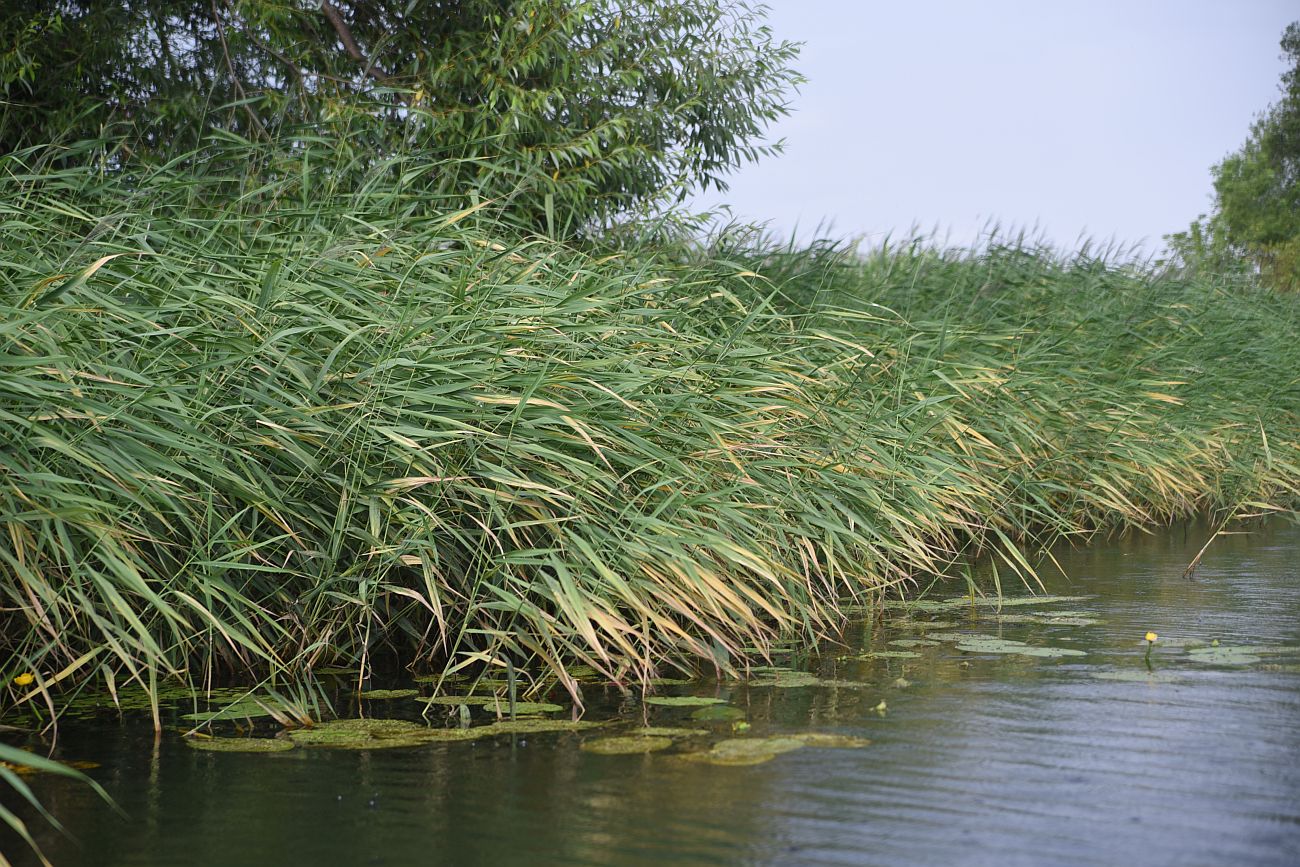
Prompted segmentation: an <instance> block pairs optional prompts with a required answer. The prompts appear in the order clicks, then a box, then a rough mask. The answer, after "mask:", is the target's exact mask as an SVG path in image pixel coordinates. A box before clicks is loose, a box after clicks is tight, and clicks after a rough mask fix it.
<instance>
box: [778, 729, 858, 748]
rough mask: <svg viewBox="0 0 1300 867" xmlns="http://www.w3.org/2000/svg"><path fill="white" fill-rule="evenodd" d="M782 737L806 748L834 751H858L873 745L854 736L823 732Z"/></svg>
mask: <svg viewBox="0 0 1300 867" xmlns="http://www.w3.org/2000/svg"><path fill="white" fill-rule="evenodd" d="M782 737H787V738H793V739H794V740H796V741H799V742H800V743H802V744H803V745H804V746H806V747H820V748H822V749H832V750H856V749H861V748H862V747H865V746H869V745H870V744H871V741H870V740H869V739H867V738H856V737H853V736H852V735H832V734H824V733H822V732H802V733H800V734H794V735H782Z"/></svg>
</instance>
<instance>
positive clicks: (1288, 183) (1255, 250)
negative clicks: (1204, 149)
mask: <svg viewBox="0 0 1300 867" xmlns="http://www.w3.org/2000/svg"><path fill="white" fill-rule="evenodd" d="M1282 52H1283V59H1284V60H1286V61H1287V62H1288V64H1289V68H1288V69H1287V71H1286V72H1284V73H1283V75H1282V83H1281V91H1282V98H1281V99H1280V100H1278V101H1277V102H1276V103H1275V104H1274V105H1272V106H1271V107H1270V108H1269V109H1268V110H1267V111H1266V112H1265V113H1264V114H1263V115H1261V116H1260V117H1259V119H1258V120H1256V121H1255V123H1254V124H1253V125H1252V126H1251V129H1250V135H1249V136H1248V137H1247V139H1246V143H1245V144H1243V145H1242V146H1241V148H1240V149H1239V150H1237V151H1236V152H1234V153H1232V154H1229V155H1228V156H1227V157H1226V158H1224V160H1223V161H1222V162H1220V163H1219V164H1218V165H1216V166H1214V168H1213V169H1212V172H1213V175H1214V207H1213V209H1212V210H1211V212H1210V213H1209V214H1208V215H1202V216H1201V218H1200V219H1198V220H1196V221H1195V222H1194V223H1193V224H1192V225H1191V227H1190V228H1189V229H1188V230H1187V231H1186V232H1181V233H1179V234H1176V235H1171V236H1169V238H1168V240H1169V241H1170V245H1171V248H1172V249H1173V250H1174V252H1175V253H1177V254H1178V255H1180V256H1181V257H1182V259H1183V260H1184V261H1186V262H1189V263H1204V264H1208V265H1211V266H1213V267H1224V266H1230V265H1231V264H1232V263H1233V262H1243V261H1244V262H1245V263H1247V264H1248V266H1249V267H1250V268H1251V269H1253V270H1255V271H1257V272H1258V273H1259V275H1260V277H1261V279H1263V280H1264V281H1265V282H1266V283H1268V284H1269V285H1272V286H1275V287H1277V288H1279V289H1290V290H1296V289H1300V21H1297V22H1295V23H1292V24H1291V25H1290V26H1288V27H1287V28H1286V31H1285V32H1284V33H1283V35H1282Z"/></svg>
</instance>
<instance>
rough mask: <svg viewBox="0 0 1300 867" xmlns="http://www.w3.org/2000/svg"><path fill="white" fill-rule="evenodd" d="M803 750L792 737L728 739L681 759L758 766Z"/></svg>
mask: <svg viewBox="0 0 1300 867" xmlns="http://www.w3.org/2000/svg"><path fill="white" fill-rule="evenodd" d="M803 748H804V743H803V741H801V740H799V739H798V738H794V737H774V738H729V739H727V740H723V741H718V742H717V743H716V744H714V745H713V747H712V748H710V749H708V750H705V751H704V752H699V753H686V754H684V755H683V756H682V758H683V759H686V760H687V761H692V762H703V763H705V764H710V765H759V764H762V763H763V762H767V761H771V760H772V759H774V758H776V757H777V756H778V755H780V754H781V753H788V752H791V751H792V750H801V749H803Z"/></svg>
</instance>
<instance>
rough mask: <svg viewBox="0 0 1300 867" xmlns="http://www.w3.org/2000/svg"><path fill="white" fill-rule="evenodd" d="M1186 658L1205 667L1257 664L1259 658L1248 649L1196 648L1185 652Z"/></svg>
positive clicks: (1252, 650) (1223, 647) (1224, 646)
mask: <svg viewBox="0 0 1300 867" xmlns="http://www.w3.org/2000/svg"><path fill="white" fill-rule="evenodd" d="M1187 658H1188V659H1190V660H1192V661H1193V662H1201V663H1205V664H1207V665H1250V664H1251V663H1255V662H1259V661H1260V657H1259V655H1258V654H1257V653H1256V652H1255V651H1254V649H1253V648H1250V647H1228V646H1227V645H1219V646H1218V647H1197V648H1194V649H1192V650H1189V651H1187Z"/></svg>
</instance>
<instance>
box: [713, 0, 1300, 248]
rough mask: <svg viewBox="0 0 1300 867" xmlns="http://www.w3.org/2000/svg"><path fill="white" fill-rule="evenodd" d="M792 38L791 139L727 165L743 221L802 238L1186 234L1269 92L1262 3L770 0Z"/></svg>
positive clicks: (1154, 240) (1274, 25) (1275, 18)
mask: <svg viewBox="0 0 1300 867" xmlns="http://www.w3.org/2000/svg"><path fill="white" fill-rule="evenodd" d="M768 4H769V6H770V7H771V11H770V14H769V17H768V23H769V25H770V26H771V27H772V29H773V31H774V32H775V33H776V35H777V36H779V37H782V38H785V39H790V40H794V41H801V42H805V43H806V45H805V46H804V49H803V55H802V57H801V59H800V61H799V63H798V68H799V70H800V71H801V72H803V73H804V75H806V76H807V77H808V79H809V80H808V83H807V84H805V85H804V86H803V88H802V90H801V92H800V93H798V94H796V95H795V96H794V99H793V105H792V108H793V113H792V115H791V116H790V117H788V118H786V119H784V120H783V121H782V122H780V123H779V124H777V125H776V126H775V127H774V128H773V130H772V133H773V137H776V138H785V139H786V152H785V153H784V154H783V155H782V156H780V157H776V158H774V159H769V160H766V161H764V162H760V163H757V164H754V165H750V166H747V167H746V168H744V169H742V170H741V171H740V172H738V173H737V174H735V175H733V176H732V177H731V190H730V191H729V192H727V193H725V194H723V195H722V196H718V195H717V194H716V193H712V192H711V193H709V194H707V195H704V196H700V197H698V198H697V199H696V204H697V205H712V204H716V203H718V202H719V201H722V202H727V203H729V204H730V205H731V206H732V208H733V211H734V213H735V214H736V216H737V217H741V218H744V219H747V220H758V221H768V222H770V225H771V229H772V230H773V231H774V232H775V233H777V234H778V235H782V236H789V234H790V233H791V232H792V231H793V230H794V228H795V227H796V225H797V226H798V227H799V234H800V236H801V237H807V236H809V235H811V234H812V233H813V230H814V229H815V228H816V226H817V224H818V223H819V222H821V221H826V222H831V223H832V224H833V225H832V227H831V229H830V231H829V232H826V231H823V233H822V234H830V235H833V236H836V237H844V236H862V235H866V236H867V237H868V238H869V239H871V240H879V239H880V238H881V237H883V235H884V234H885V233H892V234H894V235H895V236H897V235H899V234H906V233H907V231H908V229H909V227H911V226H913V225H919V226H920V227H921V228H922V229H925V230H929V229H933V228H935V227H936V226H937V227H938V228H939V230H940V232H941V234H943V233H946V234H947V235H948V237H949V238H950V239H951V241H952V243H958V244H967V243H970V242H971V241H972V240H973V239H974V238H975V237H976V236H977V234H978V232H979V230H980V227H981V226H983V225H984V224H985V223H986V221H988V220H997V221H999V222H1001V223H1002V225H1003V226H1015V227H1020V228H1029V229H1032V228H1034V227H1037V228H1038V229H1039V230H1040V231H1041V233H1042V234H1043V235H1044V236H1045V237H1046V238H1048V239H1049V240H1051V241H1053V242H1054V243H1056V244H1058V245H1063V246H1067V247H1074V246H1076V244H1077V240H1078V239H1079V238H1080V236H1084V235H1086V236H1089V237H1092V238H1094V239H1096V240H1099V241H1106V240H1111V239H1113V240H1115V241H1119V242H1121V243H1125V244H1136V243H1140V242H1145V249H1146V250H1147V251H1148V252H1156V251H1157V250H1159V249H1160V248H1161V247H1162V246H1163V245H1162V242H1161V240H1160V238H1161V235H1164V234H1167V233H1169V232H1174V231H1179V230H1181V229H1184V228H1186V226H1187V224H1188V223H1189V222H1190V221H1191V220H1192V219H1193V218H1194V217H1195V216H1196V215H1197V214H1198V213H1202V212H1204V211H1205V210H1207V208H1208V206H1209V202H1210V194H1211V182H1210V173H1209V169H1210V166H1211V165H1212V164H1214V163H1216V162H1218V161H1219V160H1220V159H1222V158H1223V157H1224V156H1225V155H1226V154H1227V153H1229V152H1230V151H1232V150H1235V149H1236V148H1237V147H1239V146H1240V145H1241V143H1242V142H1243V141H1244V140H1245V137H1246V134H1247V132H1248V129H1249V126H1250V123H1251V121H1252V120H1253V119H1254V118H1255V117H1256V116H1257V115H1258V114H1259V113H1260V112H1261V111H1263V110H1264V109H1265V108H1266V107H1267V106H1268V105H1269V104H1270V103H1272V102H1274V101H1275V100H1276V99H1277V97H1278V95H1279V93H1278V82H1279V80H1280V76H1281V73H1282V71H1283V68H1284V64H1283V63H1282V61H1281V60H1280V58H1279V55H1280V53H1281V51H1280V49H1279V48H1278V40H1279V38H1280V37H1281V35H1282V31H1283V29H1285V27H1286V25H1287V24H1288V23H1290V22H1291V21H1294V20H1297V19H1300V3H1297V2H1296V0H1289V2H1273V0H1221V2H1204V0H1200V2H1193V0H1183V2H1176V0H1127V2H1114V0H1090V2H1069V3H1065V2H1055V0H1031V2H1006V0H978V2H976V0H969V2H952V0H949V2H939V0H919V2H918V0H907V2H901V3H900V2H897V0H893V2H876V0H768Z"/></svg>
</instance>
